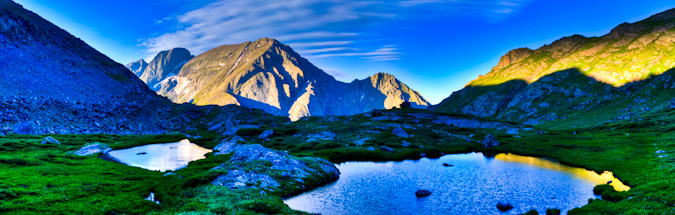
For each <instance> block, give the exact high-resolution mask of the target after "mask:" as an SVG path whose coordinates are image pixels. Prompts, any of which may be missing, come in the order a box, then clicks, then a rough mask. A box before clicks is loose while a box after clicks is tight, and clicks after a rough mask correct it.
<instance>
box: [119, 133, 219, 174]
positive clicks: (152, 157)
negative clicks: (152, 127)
mask: <svg viewBox="0 0 675 215" xmlns="http://www.w3.org/2000/svg"><path fill="white" fill-rule="evenodd" d="M211 151H212V150H210V149H207V148H204V147H201V146H199V145H197V144H194V143H190V141H189V140H181V141H179V142H175V143H161V144H150V145H144V146H137V147H133V148H128V149H121V150H113V151H111V152H109V153H108V154H107V155H106V156H108V158H109V159H111V160H114V161H117V162H120V163H123V164H126V165H129V166H135V167H140V168H143V169H148V170H154V171H161V172H164V171H174V170H178V169H181V168H184V167H186V166H187V165H188V163H190V162H191V161H195V160H200V159H204V158H206V157H205V156H204V155H206V154H207V153H209V152H211Z"/></svg>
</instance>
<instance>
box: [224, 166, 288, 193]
mask: <svg viewBox="0 0 675 215" xmlns="http://www.w3.org/2000/svg"><path fill="white" fill-rule="evenodd" d="M211 183H212V184H213V185H216V186H224V187H228V188H230V189H242V188H244V189H245V188H259V189H266V190H275V189H277V188H279V186H281V184H279V182H277V181H276V180H274V178H272V177H271V176H269V175H265V174H259V173H254V172H246V171H243V170H229V171H227V174H224V175H220V176H218V177H217V178H216V180H214V181H213V182H211Z"/></svg>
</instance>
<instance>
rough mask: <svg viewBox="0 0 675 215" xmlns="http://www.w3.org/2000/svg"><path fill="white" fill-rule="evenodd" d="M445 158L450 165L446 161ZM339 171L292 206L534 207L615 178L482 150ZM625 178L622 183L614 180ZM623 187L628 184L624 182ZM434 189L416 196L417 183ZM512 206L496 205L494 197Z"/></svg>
mask: <svg viewBox="0 0 675 215" xmlns="http://www.w3.org/2000/svg"><path fill="white" fill-rule="evenodd" d="M443 163H448V164H451V165H454V166H453V167H444V166H443ZM338 168H339V169H340V172H341V173H342V174H341V175H340V179H339V180H338V181H336V182H334V183H331V184H329V185H326V186H323V187H320V188H318V189H315V190H312V191H310V192H307V193H304V194H301V195H299V196H296V197H293V198H290V199H288V200H286V201H285V203H286V204H287V205H289V206H290V207H291V208H293V209H296V210H301V211H306V212H311V213H321V214H325V215H331V214H519V213H525V212H527V211H529V210H531V209H535V210H538V211H539V212H540V213H541V214H545V211H546V209H548V208H559V209H562V210H563V211H568V210H570V209H573V208H575V207H580V206H583V205H585V204H586V203H587V201H588V199H589V198H597V197H596V196H595V195H593V187H594V186H595V185H596V184H600V183H606V182H607V181H609V180H612V181H614V183H617V184H618V183H620V182H619V180H617V179H615V178H614V177H613V176H612V174H611V173H610V172H607V173H605V174H602V175H598V174H596V173H595V172H592V171H588V170H585V169H581V168H574V167H568V166H564V165H560V164H558V163H555V162H552V161H549V160H546V159H540V158H533V157H525V156H518V155H512V154H499V155H497V156H495V157H494V158H486V157H485V156H483V154H481V153H471V154H459V155H446V156H443V157H441V158H439V159H427V158H423V159H421V160H414V161H413V160H407V161H402V162H346V163H342V164H339V165H338ZM621 186H624V187H625V185H623V184H621V185H620V186H619V187H621ZM625 188H626V189H627V187H625ZM418 189H427V190H430V191H431V192H432V194H431V195H430V196H428V197H425V198H417V197H416V196H415V191H417V190H418ZM499 201H502V202H508V203H511V204H513V205H514V206H515V208H514V209H513V210H511V211H509V212H500V211H499V210H497V208H496V204H497V202H499Z"/></svg>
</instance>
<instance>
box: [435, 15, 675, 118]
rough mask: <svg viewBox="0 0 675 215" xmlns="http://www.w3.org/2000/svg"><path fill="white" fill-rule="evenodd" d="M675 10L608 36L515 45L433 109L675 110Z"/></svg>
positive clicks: (617, 113) (548, 113)
mask: <svg viewBox="0 0 675 215" xmlns="http://www.w3.org/2000/svg"><path fill="white" fill-rule="evenodd" d="M673 56H675V10H669V11H666V12H663V13H660V14H658V15H654V16H652V17H650V18H648V19H645V20H643V21H640V22H636V23H632V24H629V23H624V24H621V25H619V26H618V27H616V28H615V29H613V30H612V31H611V33H609V34H607V35H604V36H602V37H592V38H588V37H584V36H580V35H574V36H571V37H566V38H563V39H560V40H558V41H555V42H553V43H552V44H550V45H546V46H543V47H541V48H539V49H537V50H531V49H527V48H521V49H516V50H513V51H510V52H509V53H507V54H506V55H505V56H503V57H502V58H501V60H500V62H499V64H498V65H497V66H495V67H494V68H493V69H492V71H491V72H490V73H488V74H486V75H485V76H480V77H479V78H478V79H476V80H474V81H472V82H471V83H469V84H468V85H467V86H466V87H465V88H464V89H462V90H460V91H458V92H454V93H453V94H452V95H451V96H450V97H449V98H447V99H445V100H444V101H443V102H441V103H440V104H439V105H437V106H435V107H434V109H435V110H438V111H442V112H452V113H464V114H471V115H476V116H482V117H493V118H498V119H504V120H511V121H516V122H526V123H529V124H539V123H543V122H546V121H551V120H563V121H569V122H570V123H573V122H586V123H589V122H590V123H594V122H595V123H597V122H606V121H612V120H619V119H634V118H638V117H639V115H640V114H644V113H647V112H649V111H658V110H663V109H664V108H669V105H668V104H667V103H668V102H669V101H670V99H672V96H668V95H667V93H668V92H670V91H671V90H669V89H670V87H672V85H671V84H669V83H671V81H670V80H671V77H670V76H671V74H670V73H671V72H668V71H669V69H671V68H673V67H675V57H673Z"/></svg>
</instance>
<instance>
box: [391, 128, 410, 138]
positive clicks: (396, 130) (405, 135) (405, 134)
mask: <svg viewBox="0 0 675 215" xmlns="http://www.w3.org/2000/svg"><path fill="white" fill-rule="evenodd" d="M391 134H393V135H396V136H397V137H401V138H408V137H409V135H408V132H406V131H405V130H403V128H401V127H397V128H394V130H392V131H391Z"/></svg>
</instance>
